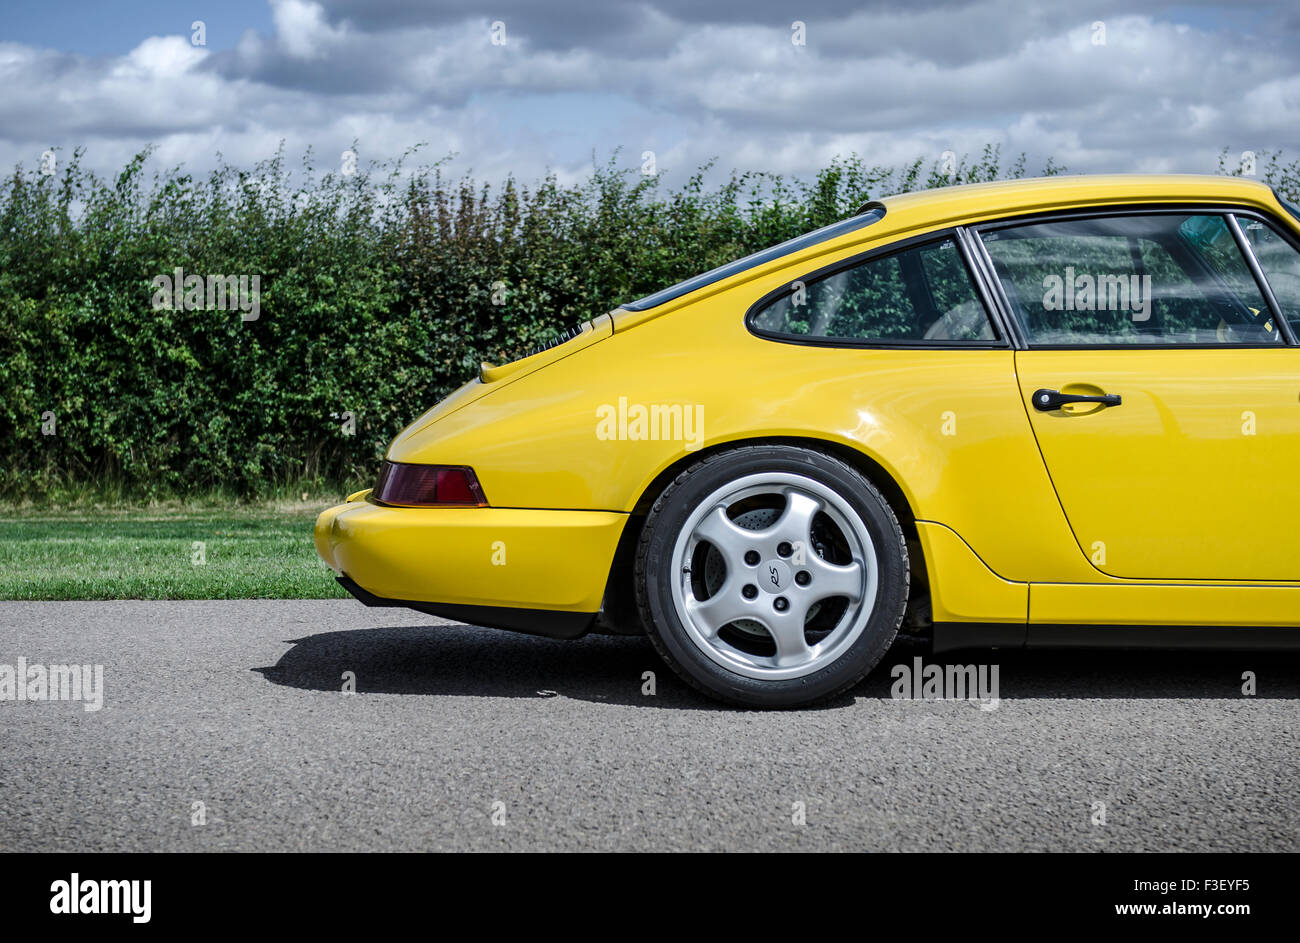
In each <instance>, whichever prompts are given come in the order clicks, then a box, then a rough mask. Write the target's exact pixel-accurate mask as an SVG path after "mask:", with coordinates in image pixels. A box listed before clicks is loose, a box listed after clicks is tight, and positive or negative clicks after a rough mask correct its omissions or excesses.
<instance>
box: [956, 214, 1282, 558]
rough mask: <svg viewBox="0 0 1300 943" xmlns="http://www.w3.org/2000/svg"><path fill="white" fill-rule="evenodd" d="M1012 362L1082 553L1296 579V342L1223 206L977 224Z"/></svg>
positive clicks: (1237, 225) (1040, 447) (1047, 464)
mask: <svg viewBox="0 0 1300 943" xmlns="http://www.w3.org/2000/svg"><path fill="white" fill-rule="evenodd" d="M980 238H981V241H982V243H983V245H984V248H985V251H986V253H987V255H988V258H989V260H990V262H991V263H992V266H993V269H994V271H995V273H996V276H997V279H998V281H999V283H1000V285H1001V289H1002V291H1003V292H1004V294H1005V299H1006V301H1007V304H1008V307H1009V309H1010V311H1011V313H1012V315H1013V319H1014V321H1015V322H1016V325H1015V326H1016V327H1017V328H1018V330H1019V331H1020V332H1021V334H1022V337H1021V340H1022V341H1023V345H1022V346H1023V347H1024V348H1025V349H1022V350H1019V351H1017V353H1016V373H1017V378H1018V382H1019V384H1020V391H1021V395H1022V397H1023V400H1024V403H1025V409H1026V412H1027V414H1028V415H1029V418H1030V422H1031V425H1032V428H1033V432H1034V436H1035V438H1036V439H1037V443H1038V448H1039V450H1040V452H1041V454H1042V457H1043V461H1044V462H1045V464H1046V467H1047V471H1048V474H1049V475H1050V477H1051V480H1052V484H1053V486H1054V488H1055V489H1056V493H1057V496H1058V498H1059V500H1060V502H1061V506H1062V509H1063V511H1064V512H1065V515H1066V518H1067V519H1068V521H1069V524H1070V528H1071V530H1072V531H1073V533H1074V537H1075V539H1076V540H1077V542H1078V544H1079V547H1080V550H1081V552H1082V553H1084V554H1085V555H1086V556H1087V557H1088V559H1089V560H1090V561H1091V562H1092V564H1093V566H1095V567H1096V569H1097V570H1099V571H1101V572H1102V573H1106V574H1109V575H1111V576H1116V577H1125V578H1133V579H1143V580H1271V581H1283V580H1300V502H1296V501H1293V500H1291V499H1290V495H1289V492H1290V488H1289V486H1288V482H1289V481H1290V480H1291V478H1292V476H1293V475H1294V473H1295V469H1296V467H1297V459H1300V350H1297V349H1296V347H1295V346H1293V345H1292V344H1291V343H1289V342H1288V341H1289V340H1290V337H1291V332H1290V330H1289V328H1288V326H1287V325H1285V324H1284V323H1282V322H1281V320H1280V319H1278V318H1276V317H1275V312H1274V308H1273V306H1272V305H1273V304H1274V302H1272V299H1271V298H1270V299H1268V300H1266V298H1265V292H1267V291H1268V290H1269V289H1268V286H1267V284H1266V283H1262V282H1261V281H1260V280H1257V278H1256V277H1255V276H1254V275H1253V274H1252V269H1251V265H1252V263H1253V261H1254V260H1253V255H1250V254H1246V253H1244V251H1243V249H1244V248H1245V242H1244V241H1243V240H1242V239H1241V230H1240V228H1239V224H1238V222H1237V220H1235V219H1234V218H1233V217H1232V216H1231V215H1229V214H1226V213H1223V212H1217V211H1214V210H1200V211H1197V210H1191V211H1173V210H1169V211H1141V212H1112V213H1107V214H1104V215H1093V216H1082V215H1080V216H1074V217H1069V216H1067V217H1061V218H1053V219H1042V220H1037V221H1033V222H1025V223H1017V224H999V225H994V226H988V227H983V228H982V231H981V232H980Z"/></svg>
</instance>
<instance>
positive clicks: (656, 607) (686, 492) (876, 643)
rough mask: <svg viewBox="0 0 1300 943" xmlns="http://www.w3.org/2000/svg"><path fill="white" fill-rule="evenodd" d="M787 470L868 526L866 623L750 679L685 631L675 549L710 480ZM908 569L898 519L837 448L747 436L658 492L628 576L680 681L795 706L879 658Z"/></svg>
mask: <svg viewBox="0 0 1300 943" xmlns="http://www.w3.org/2000/svg"><path fill="white" fill-rule="evenodd" d="M782 472H784V473H790V474H795V475H800V476H803V477H806V478H811V479H813V480H814V481H817V482H820V483H821V484H822V485H823V486H826V487H828V488H830V489H832V490H833V491H834V492H835V493H836V494H838V495H839V496H840V497H841V498H842V499H843V500H844V502H846V503H847V505H848V506H849V507H850V508H851V509H852V511H853V512H854V513H855V514H856V515H857V516H858V518H859V520H860V522H861V524H862V525H864V526H865V532H866V533H867V534H869V535H870V538H871V541H872V543H873V546H874V551H875V554H876V563H877V571H878V575H877V580H878V582H877V590H876V597H875V602H874V606H873V607H872V610H871V613H870V616H869V618H868V620H867V623H866V626H865V629H864V630H863V631H862V633H861V635H860V636H859V637H858V638H857V639H856V640H855V641H854V642H853V644H852V646H851V647H849V648H847V649H846V650H845V651H844V652H842V653H841V654H840V655H839V657H838V658H836V659H835V660H834V661H833V662H831V663H830V664H828V665H826V666H824V667H822V668H820V669H819V670H816V671H815V672H814V673H811V674H808V675H806V676H804V677H798V678H789V679H781V680H772V679H762V680H760V679H757V678H752V677H748V676H746V675H744V674H740V673H738V672H736V671H732V670H729V669H728V668H726V667H724V666H723V665H720V664H718V663H717V661H715V660H714V659H713V658H710V657H709V656H708V655H707V654H706V653H705V652H704V651H702V650H701V648H700V647H699V645H698V644H696V642H695V641H694V640H693V639H692V638H691V636H690V634H689V633H688V632H687V630H686V628H685V626H683V624H682V620H681V618H680V616H679V614H678V611H677V607H676V605H675V603H674V601H673V590H672V582H671V581H672V580H674V579H679V578H680V577H679V575H678V574H677V573H676V569H675V565H674V561H673V559H672V556H673V552H674V545H675V543H676V540H677V537H678V535H679V533H680V532H681V530H682V528H683V526H684V525H685V524H686V523H687V521H688V519H689V518H690V516H691V514H692V512H693V511H694V510H695V509H696V508H697V507H698V506H699V504H700V502H702V501H704V500H706V499H707V498H708V496H709V495H710V494H712V493H713V492H714V491H715V490H716V489H718V488H720V487H723V486H725V485H726V484H727V483H728V482H730V481H738V480H739V479H741V478H743V477H744V476H746V475H752V474H770V473H782ZM909 579H910V571H909V561H908V554H907V544H906V541H905V540H904V537H903V532H902V530H901V528H900V527H899V525H898V519H897V517H896V516H895V515H894V512H893V510H892V509H891V508H890V506H889V503H888V502H887V501H886V500H885V499H884V497H882V496H881V494H880V492H879V491H878V490H877V489H876V487H875V486H874V485H873V484H872V483H871V482H870V481H869V480H868V479H867V478H866V477H865V476H863V475H862V474H861V473H860V472H859V471H858V470H857V469H855V468H853V467H852V466H851V465H849V464H847V463H846V462H844V461H842V460H840V459H839V458H836V457H835V456H832V455H829V454H826V453H823V452H818V451H814V450H812V449H804V448H795V447H791V446H784V445H756V446H745V447H740V448H736V449H732V450H728V451H724V452H718V453H714V454H712V455H709V456H707V457H705V458H703V459H701V460H700V461H698V462H696V463H695V464H693V465H691V466H690V467H689V468H687V469H686V470H685V471H683V472H682V473H681V474H679V475H678V476H677V477H676V478H674V479H673V481H672V482H671V483H670V484H669V485H668V487H666V488H665V489H664V490H663V492H662V493H661V494H660V495H659V498H658V499H657V500H656V501H655V503H654V505H653V506H652V507H651V509H650V513H649V515H648V517H647V518H646V523H645V526H644V527H643V528H642V531H641V536H640V539H639V541H638V544H637V553H636V562H635V571H634V586H635V592H636V602H637V607H638V609H639V612H640V615H641V619H642V621H643V623H644V624H645V626H646V629H647V631H648V634H649V636H650V640H651V642H652V643H653V644H654V647H655V650H656V651H658V653H659V655H660V657H662V658H663V660H664V661H665V662H666V663H667V664H668V666H669V667H670V668H672V669H673V671H675V672H676V673H677V674H678V675H679V676H680V677H681V678H682V679H683V680H684V681H686V682H687V683H688V684H690V685H691V686H692V687H694V688H696V689H698V690H699V691H702V692H703V693H705V694H707V695H709V696H710V697H713V698H716V699H717V700H721V701H724V702H726V703H729V704H737V705H743V706H746V707H757V708H771V707H794V706H799V705H806V704H812V703H815V702H817V701H822V700H826V699H828V698H832V697H834V696H836V695H838V694H841V693H843V692H844V691H847V690H848V689H849V688H851V687H853V686H854V685H855V684H857V683H858V682H859V681H861V680H862V679H863V678H864V677H866V675H867V673H868V672H870V671H871V669H872V668H874V667H875V666H876V664H877V663H878V662H879V661H880V659H881V658H882V657H883V656H884V654H885V652H886V651H887V650H888V649H889V647H890V645H891V644H892V643H893V641H894V638H895V636H896V635H897V634H898V627H899V625H900V624H901V622H902V619H903V614H904V611H905V610H906V607H907V599H908V583H909Z"/></svg>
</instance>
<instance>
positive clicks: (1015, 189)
mask: <svg viewBox="0 0 1300 943" xmlns="http://www.w3.org/2000/svg"><path fill="white" fill-rule="evenodd" d="M1271 197H1272V191H1271V190H1270V189H1269V187H1268V185H1267V184H1264V183H1261V182H1260V181H1258V180H1252V179H1249V178H1245V177H1226V176H1221V175H1215V174H1098V175H1066V174H1062V175H1058V176H1053V177H1029V178H1022V179H1019V180H995V181H992V182H989V183H970V184H960V185H957V186H951V187H939V188H936V189H933V190H919V191H916V192H914V193H901V194H898V195H896V196H889V197H885V198H883V199H882V200H880V202H881V203H882V204H884V206H885V210H886V212H885V226H883V227H881V228H880V229H877V230H874V231H873V232H872V234H871V235H872V236H873V237H878V236H880V235H883V234H884V233H885V232H886V231H890V232H894V231H899V230H901V229H914V228H920V227H924V226H927V225H942V224H946V223H956V222H960V221H963V220H968V221H972V222H973V221H975V220H976V219H980V218H989V217H997V216H1017V215H1022V214H1025V213H1034V212H1040V211H1048V210H1052V209H1060V208H1062V207H1069V206H1095V205H1105V204H1108V203H1141V202H1151V203H1177V202H1210V203H1214V202H1229V203H1255V204H1258V203H1271V202H1272V200H1271ZM891 217H892V219H891Z"/></svg>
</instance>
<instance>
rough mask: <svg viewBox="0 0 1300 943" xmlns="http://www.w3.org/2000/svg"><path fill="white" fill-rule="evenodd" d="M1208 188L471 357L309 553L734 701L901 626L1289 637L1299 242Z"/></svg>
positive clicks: (973, 641) (858, 244)
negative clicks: (645, 660)
mask: <svg viewBox="0 0 1300 943" xmlns="http://www.w3.org/2000/svg"><path fill="white" fill-rule="evenodd" d="M1298 212H1300V211H1298V210H1297V209H1296V208H1295V207H1292V206H1290V205H1289V204H1287V203H1285V202H1284V201H1283V200H1281V199H1280V198H1279V197H1278V196H1277V195H1276V194H1275V193H1274V192H1273V191H1272V190H1271V189H1270V188H1269V187H1267V186H1265V185H1263V184H1261V183H1258V182H1253V181H1248V180H1243V179H1238V178H1226V177H1192V176H1113V177H1053V178H1047V179H1040V180H1025V181H1016V182H1006V183H990V184H979V185H974V186H961V187H950V188H946V189H942V190H935V191H930V192H925V193H915V194H907V195H903V196H897V197H892V198H889V199H886V200H884V201H883V202H873V203H869V204H867V205H866V206H864V207H862V209H861V211H860V212H858V213H857V215H855V216H853V217H851V218H849V219H845V220H843V221H842V222H839V223H835V224H833V225H831V226H827V227H826V228H824V229H820V230H817V231H816V232H812V233H809V234H808V235H806V236H802V237H800V238H797V239H794V240H791V241H790V242H786V243H783V244H782V245H779V246H775V247H773V248H771V249H768V250H766V251H763V252H759V253H757V254H755V255H752V256H749V257H748V258H744V259H740V260H739V261H736V262H733V263H731V264H730V265H725V266H723V267H721V268H719V269H715V270H714V271H712V272H708V273H706V274H704V275H700V276H698V277H696V278H693V279H690V280H689V281H686V282H683V283H681V284H680V285H675V286H673V287H671V288H667V289H665V290H663V291H661V292H659V293H657V294H654V295H650V296H649V297H647V298H642V299H641V300H639V301H634V302H632V303H630V304H625V305H623V306H622V307H621V308H619V309H617V310H615V311H613V312H611V313H609V314H607V315H602V316H601V317H598V318H596V319H595V320H594V321H591V322H588V323H585V324H583V325H582V326H581V328H579V329H577V330H575V331H573V332H571V333H570V334H569V335H567V336H566V337H564V338H562V339H561V341H560V342H557V343H556V344H555V345H553V346H551V347H550V348H549V349H546V350H543V351H541V352H538V353H536V354H533V355H531V356H529V357H526V358H524V359H522V360H519V361H516V362H514V363H510V364H505V365H500V366H491V365H486V364H485V365H484V366H483V368H482V371H481V373H480V375H479V376H478V377H476V378H475V379H473V380H472V381H471V382H469V383H467V384H465V385H464V386H463V387H461V388H460V389H459V390H457V391H456V392H454V393H452V394H451V395H450V396H448V397H447V398H446V399H445V400H443V401H442V402H441V403H439V404H438V405H437V406H435V407H434V408H433V409H431V410H430V411H429V412H427V413H425V414H424V415H423V416H421V417H420V418H419V419H417V420H416V421H415V422H414V423H412V424H411V426H409V427H408V428H407V429H406V430H405V431H403V432H402V433H401V434H400V435H399V436H398V437H397V438H396V439H395V440H394V441H393V443H392V445H391V446H390V447H389V450H388V455H387V461H386V462H385V463H384V466H383V469H382V471H381V473H380V475H379V480H378V482H377V484H376V485H375V487H374V488H373V489H372V490H369V491H365V492H361V493H360V494H356V495H353V496H351V497H350V498H349V499H348V501H347V503H345V504H342V505H340V506H338V507H334V508H331V509H329V510H327V511H326V512H324V513H323V514H322V515H321V516H320V518H319V520H318V521H317V524H316V532H315V536H316V546H317V549H318V550H319V552H320V555H321V557H322V558H324V560H325V561H326V562H327V563H328V564H329V565H330V566H331V567H333V569H334V570H335V571H337V573H338V574H339V577H338V578H339V580H340V582H341V583H342V584H343V585H344V586H345V587H347V589H348V590H350V591H351V592H352V593H353V595H355V596H356V597H357V598H358V599H360V600H361V601H362V602H364V603H366V604H368V605H385V606H409V607H412V608H415V609H419V610H422V611H425V612H429V613H434V614H437V615H442V616H447V617H451V618H454V619H458V620H462V621H465V622H470V623H473V624H477V625H486V626H496V627H501V628H507V629H515V630H519V631H523V632H531V633H537V634H542V635H549V636H553V637H556V638H577V637H579V636H581V635H583V634H584V633H586V632H588V631H592V630H593V629H595V630H598V631H604V632H614V633H621V634H640V633H646V634H648V635H649V637H650V639H651V640H652V641H653V643H654V646H655V648H656V649H657V650H658V652H659V653H660V655H661V656H662V657H663V659H664V660H665V661H666V662H667V663H668V664H669V665H670V666H671V667H672V668H673V669H674V670H675V671H676V672H677V673H678V674H680V675H681V677H682V678H684V679H685V680H686V681H687V682H689V683H690V684H692V685H694V686H695V687H697V688H699V689H700V690H702V691H704V692H706V693H708V694H710V695H712V696H714V697H717V698H720V699H722V700H725V701H729V702H732V703H737V704H745V705H752V706H780V705H793V704H801V703H807V702H811V701H815V700H818V699H822V698H826V697H830V696H832V695H835V694H837V693H839V692H842V691H844V690H846V689H847V688H849V687H851V686H852V685H853V684H855V683H856V682H857V681H859V680H860V679H861V678H862V677H863V676H864V675H865V674H866V673H867V672H868V671H870V670H871V668H872V667H873V666H874V665H875V664H876V663H877V661H878V660H879V659H880V658H881V656H882V655H883V654H884V652H885V651H886V649H888V648H889V646H890V643H891V642H892V641H893V639H894V637H895V634H896V633H897V631H898V630H899V628H900V626H902V625H903V624H904V621H905V620H906V624H907V625H908V627H909V631H914V632H918V633H921V632H925V633H931V634H932V635H933V639H934V645H935V648H936V650H939V651H943V650H950V649H955V648H963V647H972V646H997V647H1008V646H1026V645H1028V646H1062V645H1119V646H1164V645H1172V646H1195V647H1209V646H1215V645H1224V646H1231V647H1280V646H1282V645H1283V644H1286V643H1291V642H1295V641H1296V640H1297V638H1298V637H1300V632H1297V627H1300V499H1297V497H1296V494H1295V492H1296V488H1295V482H1296V480H1297V475H1300V347H1297V344H1298V337H1300V218H1298V217H1297V213H1298Z"/></svg>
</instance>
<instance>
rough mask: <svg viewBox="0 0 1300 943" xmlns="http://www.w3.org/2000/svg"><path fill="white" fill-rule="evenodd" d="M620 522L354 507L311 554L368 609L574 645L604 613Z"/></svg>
mask: <svg viewBox="0 0 1300 943" xmlns="http://www.w3.org/2000/svg"><path fill="white" fill-rule="evenodd" d="M626 520H627V515H626V514H619V513H616V512H613V511H547V510H530V509H520V508H396V507H385V506H383V505H378V504H374V503H372V502H370V501H366V500H354V501H351V502H348V503H346V504H340V505H338V506H336V507H332V508H329V509H328V510H326V511H324V512H322V513H321V515H320V517H318V518H317V519H316V530H315V537H316V551H317V553H319V554H320V557H321V559H322V560H324V561H325V562H326V563H327V564H329V566H330V567H331V568H332V569H333V570H334V571H335V572H336V573H337V574H339V576H340V577H341V579H340V580H339V582H340V583H341V584H342V585H343V586H344V587H345V588H347V589H348V591H349V592H351V593H352V594H353V595H354V596H356V597H357V598H358V599H360V600H361V601H362V602H364V603H366V604H367V605H388V606H409V607H411V608H414V609H419V610H421V611H424V612H430V613H433V614H435V615H441V616H446V617H448V618H454V619H459V620H461V621H466V622H473V623H475V624H478V625H493V626H498V627H500V628H508V629H513V630H515V631H524V632H534V633H535V634H540V635H549V636H553V637H564V638H572V637H576V636H577V635H581V634H583V632H585V631H586V629H587V627H589V626H590V624H591V621H592V620H593V619H594V617H595V615H596V613H597V611H598V610H599V609H600V603H601V599H602V597H603V596H604V593H605V583H606V580H607V577H608V576H609V570H610V565H611V563H612V561H613V559H614V550H615V548H616V547H617V545H618V540H619V536H620V534H621V533H622V530H623V524H624V523H625V522H626Z"/></svg>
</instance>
